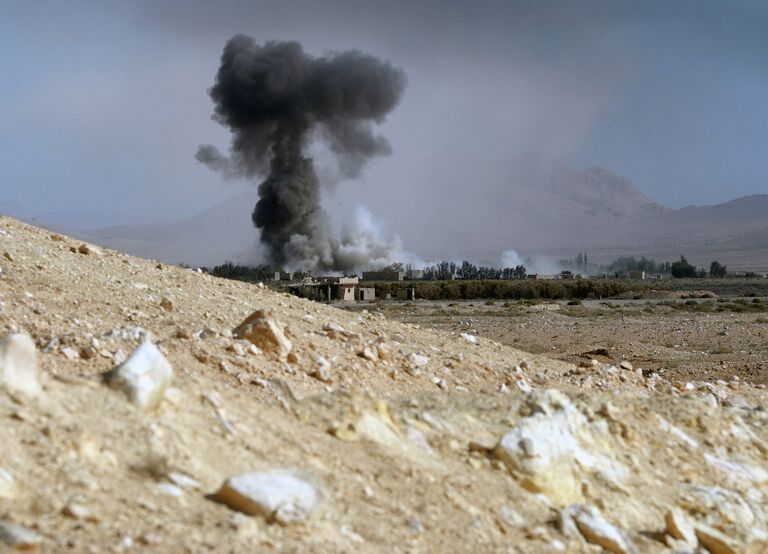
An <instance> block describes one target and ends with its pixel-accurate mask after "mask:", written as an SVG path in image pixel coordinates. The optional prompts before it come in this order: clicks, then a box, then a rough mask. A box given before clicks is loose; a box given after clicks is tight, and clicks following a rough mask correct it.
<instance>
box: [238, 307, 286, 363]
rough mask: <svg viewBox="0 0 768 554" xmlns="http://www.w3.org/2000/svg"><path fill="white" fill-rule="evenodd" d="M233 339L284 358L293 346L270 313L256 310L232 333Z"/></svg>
mask: <svg viewBox="0 0 768 554" xmlns="http://www.w3.org/2000/svg"><path fill="white" fill-rule="evenodd" d="M233 334H234V336H235V338H241V339H247V340H249V341H250V342H252V343H253V344H255V345H256V346H258V347H259V348H261V349H262V350H265V351H268V352H273V353H274V354H276V355H277V356H278V357H279V358H285V357H287V356H288V353H289V352H290V351H291V348H293V344H292V343H291V341H290V340H288V338H287V337H286V336H285V333H284V332H283V329H282V327H281V326H280V324H279V323H278V322H277V320H275V318H274V317H273V316H272V314H271V313H269V312H267V311H264V310H256V311H255V312H253V313H252V314H251V315H249V316H248V317H247V318H246V319H245V321H243V322H242V323H241V324H240V325H238V326H237V327H236V328H235V330H234V331H233Z"/></svg>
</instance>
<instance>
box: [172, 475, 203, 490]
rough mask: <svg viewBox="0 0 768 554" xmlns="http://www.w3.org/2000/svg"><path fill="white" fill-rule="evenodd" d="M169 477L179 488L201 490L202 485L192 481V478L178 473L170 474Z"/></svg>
mask: <svg viewBox="0 0 768 554" xmlns="http://www.w3.org/2000/svg"><path fill="white" fill-rule="evenodd" d="M167 477H168V479H169V480H170V481H171V482H172V483H173V484H174V485H176V486H177V487H182V488H188V489H199V488H201V485H200V483H198V482H197V481H196V480H194V479H192V477H190V476H188V475H185V474H183V473H179V472H178V471H171V472H169V473H168V475H167Z"/></svg>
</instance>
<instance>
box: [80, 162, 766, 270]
mask: <svg viewBox="0 0 768 554" xmlns="http://www.w3.org/2000/svg"><path fill="white" fill-rule="evenodd" d="M473 163H474V164H475V165H474V166H473V165H472V164H473ZM456 167H457V171H459V170H461V171H463V172H464V174H462V175H460V176H459V177H457V179H459V180H463V181H466V182H472V180H473V178H474V177H473V176H474V175H477V174H483V173H482V172H483V171H487V164H486V163H485V162H483V161H477V160H463V159H462V160H458V161H457V162H456ZM499 175H500V177H499V179H498V180H497V181H496V182H492V183H491V182H487V183H477V184H474V183H473V185H474V186H472V187H468V188H466V189H461V195H460V197H459V198H458V199H456V201H441V200H435V199H436V198H441V199H442V198H443V197H445V196H446V193H445V191H444V190H443V189H442V188H441V187H442V183H438V182H430V183H427V184H425V185H424V186H423V187H418V188H416V187H414V190H412V191H409V194H408V198H409V201H408V202H394V203H391V204H390V205H387V204H386V202H383V201H379V200H376V199H374V200H373V202H374V204H373V206H372V207H373V208H374V212H375V213H376V215H377V216H378V217H382V218H383V219H384V220H385V221H387V220H389V219H396V221H397V223H398V224H397V229H396V230H398V231H399V233H400V235H401V237H402V238H403V242H404V244H405V246H406V248H408V249H410V250H412V251H415V252H416V253H417V254H419V255H421V256H422V257H425V258H428V259H431V258H445V259H456V258H467V259H473V260H476V261H489V262H495V261H498V259H499V255H500V253H501V252H503V251H504V250H507V249H510V248H513V249H516V250H517V251H518V252H519V253H521V254H523V255H542V254H543V255H546V256H548V257H550V258H554V259H558V258H565V257H572V256H574V255H575V254H576V253H577V252H579V251H587V252H588V253H589V257H590V260H592V261H593V262H598V263H605V262H609V261H611V260H613V259H615V258H616V257H618V256H626V255H635V256H641V255H645V256H648V257H651V258H655V259H657V260H659V261H663V260H674V259H677V258H678V257H679V256H680V254H685V255H686V256H687V257H688V258H689V260H690V261H691V262H692V263H694V264H696V265H700V266H703V265H706V266H708V265H709V262H710V261H712V260H714V259H717V260H719V261H720V262H721V263H725V264H728V266H729V268H730V269H732V270H738V269H749V270H768V195H755V196H748V197H744V198H738V199H735V200H732V201H730V202H726V203H724V204H718V205H714V206H690V207H687V208H682V209H677V210H674V209H670V208H667V207H664V206H662V205H660V204H658V203H657V202H655V201H653V200H652V199H650V198H648V197H647V196H645V195H644V194H643V193H642V192H640V191H639V190H638V189H637V188H636V187H635V186H634V185H633V184H632V183H631V182H630V181H629V180H627V179H626V178H624V177H621V176H620V175H616V174H614V173H612V172H610V171H608V170H606V169H603V168H600V167H589V168H587V169H574V168H572V167H570V166H568V165H566V164H564V163H562V162H558V161H554V160H548V159H546V158H540V157H536V156H532V155H526V156H520V157H517V158H514V159H512V160H510V161H508V162H507V163H506V164H505V165H504V167H503V168H502V169H501V170H500V171H499ZM390 195H391V194H390ZM256 200H257V192H256V190H253V191H249V192H247V193H245V194H242V195H240V196H236V197H234V198H231V199H229V200H226V201H225V202H222V203H220V204H218V205H216V206H214V207H212V208H210V209H208V210H205V211H203V212H201V213H200V214H198V215H196V216H194V217H191V218H187V219H183V220H181V221H177V222H172V223H164V224H156V225H131V226H120V227H109V228H104V229H99V230H96V231H89V232H87V233H86V235H87V236H88V238H89V239H90V240H92V241H93V242H95V243H97V244H102V245H105V246H108V247H112V248H117V249H120V250H123V251H126V252H128V253H130V254H134V255H137V256H141V257H145V258H153V259H160V260H164V261H166V262H169V263H186V264H189V265H206V266H211V265H215V264H219V263H222V262H224V261H227V260H229V261H232V262H237V263H255V262H256V261H257V260H258V252H259V246H258V235H257V232H256V230H255V229H254V228H253V225H252V224H251V218H250V216H251V211H252V209H253V206H254V204H255V203H256ZM388 216H389V217H388ZM81 234H82V233H81Z"/></svg>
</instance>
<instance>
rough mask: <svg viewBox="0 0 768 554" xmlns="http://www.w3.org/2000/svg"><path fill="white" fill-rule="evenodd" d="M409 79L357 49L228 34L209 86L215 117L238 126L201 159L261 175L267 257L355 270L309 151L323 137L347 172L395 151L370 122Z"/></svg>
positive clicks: (227, 170)
mask: <svg viewBox="0 0 768 554" xmlns="http://www.w3.org/2000/svg"><path fill="white" fill-rule="evenodd" d="M405 84H406V77H405V73H404V72H403V71H402V70H401V69H399V68H396V67H394V66H392V65H391V64H389V63H388V62H385V61H382V60H380V59H378V58H375V57H373V56H370V55H367V54H363V53H362V52H359V51H357V50H349V51H345V52H341V53H338V54H334V55H331V56H327V57H313V56H311V55H309V54H307V53H305V52H304V50H303V48H302V46H301V44H299V43H298V42H276V41H272V42H267V43H265V44H263V45H259V44H256V42H255V40H254V39H253V38H251V37H249V36H246V35H235V36H234V37H232V38H231V39H230V40H229V41H228V42H227V44H226V46H225V47H224V52H223V54H222V56H221V65H220V67H219V70H218V72H217V74H216V82H215V85H214V86H213V87H212V88H211V89H210V91H209V92H210V95H211V98H212V99H213V101H214V104H215V106H216V107H215V113H214V119H215V120H216V121H218V122H219V123H221V124H222V125H224V126H226V127H229V129H230V130H231V131H232V134H233V137H232V144H231V148H230V156H225V155H223V154H221V153H220V152H219V151H218V150H217V149H216V148H215V147H213V146H210V145H203V146H200V148H199V149H198V152H197V155H196V158H197V159H198V160H199V161H201V162H203V163H205V164H207V165H208V166H209V167H211V168H212V169H215V170H218V171H221V172H223V173H224V174H225V175H227V176H245V177H259V178H260V177H265V178H264V180H263V181H262V182H261V184H260V185H259V201H258V202H257V204H256V208H255V209H254V211H253V215H252V219H253V223H254V225H255V226H256V227H257V228H258V229H260V231H261V242H262V243H264V244H265V245H266V246H267V249H268V253H269V258H270V262H272V263H273V264H276V265H280V266H283V265H286V264H288V265H294V266H296V265H298V266H300V267H302V268H305V269H315V268H317V269H332V270H348V269H352V267H351V266H350V265H349V262H348V261H347V260H348V259H349V257H348V256H346V255H344V253H345V251H346V248H345V244H344V242H343V241H341V242H340V241H339V240H337V239H335V238H333V237H332V236H331V233H330V224H329V220H328V216H327V214H326V212H325V211H324V210H323V209H322V206H321V204H320V182H319V179H318V177H317V174H316V172H315V168H314V164H313V160H312V158H311V157H309V156H308V155H307V154H306V152H305V151H306V148H307V146H308V145H309V143H310V142H311V141H312V140H322V141H324V142H325V143H326V144H327V145H328V147H329V148H330V150H331V151H332V152H333V153H334V154H335V155H336V157H337V158H338V161H339V168H340V170H341V174H342V176H343V177H345V178H353V177H356V176H358V175H359V174H360V172H361V170H362V169H363V167H364V165H365V163H366V162H367V161H368V160H369V159H370V158H371V157H373V156H376V155H382V154H389V153H390V152H391V149H390V146H389V143H388V142H387V140H386V139H385V138H384V137H381V136H377V135H375V134H374V133H373V130H372V124H373V123H381V122H382V121H383V120H384V118H385V116H386V115H387V114H388V113H389V112H390V111H391V110H392V109H393V108H394V107H395V106H396V105H397V103H398V102H399V100H400V96H401V95H402V93H403V90H404V89H405ZM374 246H375V245H374ZM374 249H375V248H374Z"/></svg>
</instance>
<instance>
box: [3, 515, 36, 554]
mask: <svg viewBox="0 0 768 554" xmlns="http://www.w3.org/2000/svg"><path fill="white" fill-rule="evenodd" d="M42 542H43V539H42V538H41V537H40V535H38V534H37V533H34V532H32V531H30V530H29V529H25V528H24V527H21V526H19V525H14V524H13V523H9V522H7V521H0V544H5V545H6V546H8V547H10V549H11V550H19V551H26V552H31V551H34V550H37V549H38V548H39V547H40V545H41V544H42Z"/></svg>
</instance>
